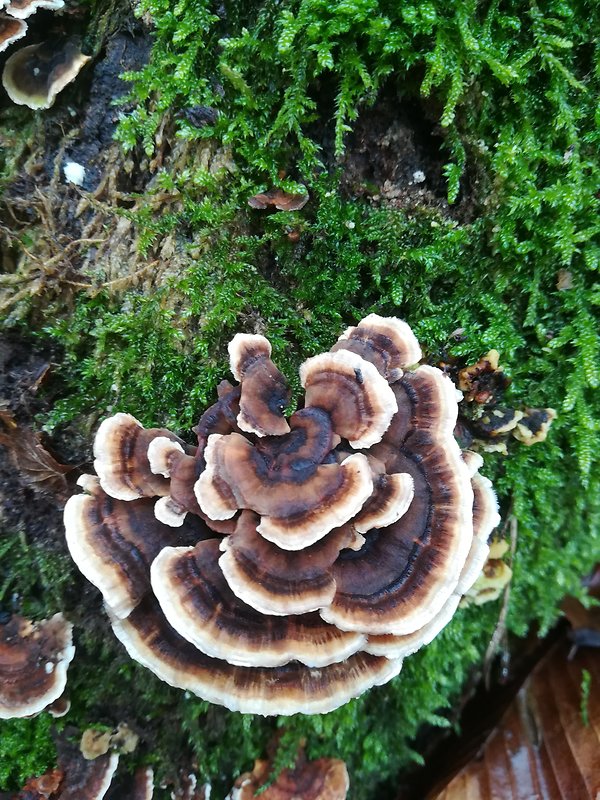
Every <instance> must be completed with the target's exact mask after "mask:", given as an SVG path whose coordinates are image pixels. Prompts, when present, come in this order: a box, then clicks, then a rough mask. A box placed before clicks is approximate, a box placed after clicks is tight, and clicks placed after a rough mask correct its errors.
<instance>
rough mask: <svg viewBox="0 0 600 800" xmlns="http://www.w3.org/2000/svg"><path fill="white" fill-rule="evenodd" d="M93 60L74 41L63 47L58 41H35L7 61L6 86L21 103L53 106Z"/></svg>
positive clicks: (7, 90)
mask: <svg viewBox="0 0 600 800" xmlns="http://www.w3.org/2000/svg"><path fill="white" fill-rule="evenodd" d="M89 60H90V57H89V56H86V55H83V53H82V52H81V51H80V50H79V47H78V46H77V45H76V44H75V43H74V42H70V41H68V42H66V43H64V44H63V45H61V46H57V45H56V44H55V43H54V42H42V43H41V44H32V45H29V46H28V47H23V48H21V49H20V50H17V52H16V53H13V55H12V56H10V58H9V59H8V60H7V62H6V64H5V65H4V70H3V72H2V85H3V86H4V88H5V89H6V93H7V94H8V96H9V97H10V99H11V100H12V101H13V103H16V104H17V105H20V106H28V107H29V108H32V109H40V108H51V106H53V105H54V101H55V100H56V97H57V96H58V94H59V92H61V91H62V90H63V89H64V88H65V86H67V84H69V83H71V81H73V80H75V78H76V77H77V75H78V74H79V72H80V70H81V69H82V68H83V66H84V65H85V64H87V62H88V61H89Z"/></svg>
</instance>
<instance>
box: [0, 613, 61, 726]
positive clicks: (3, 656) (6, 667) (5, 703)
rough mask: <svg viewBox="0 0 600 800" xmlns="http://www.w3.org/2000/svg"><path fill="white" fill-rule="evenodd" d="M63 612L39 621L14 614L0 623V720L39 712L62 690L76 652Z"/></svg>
mask: <svg viewBox="0 0 600 800" xmlns="http://www.w3.org/2000/svg"><path fill="white" fill-rule="evenodd" d="M72 640H73V626H72V625H71V624H70V623H69V622H67V620H66V619H65V618H64V617H63V615H62V614H55V615H54V616H53V617H50V619H47V620H43V621H41V622H30V621H29V620H27V619H24V618H23V617H20V616H17V615H13V616H12V617H10V619H9V620H8V622H6V623H1V624H0V719H11V718H13V717H29V716H31V715H33V714H38V713H39V712H40V711H43V709H45V708H46V706H48V705H50V704H51V703H53V702H54V701H55V700H57V699H58V698H59V697H60V696H61V694H62V693H63V692H64V690H65V685H66V682H67V669H68V667H69V664H70V663H71V661H72V660H73V656H74V655H75V647H74V646H73V641H72Z"/></svg>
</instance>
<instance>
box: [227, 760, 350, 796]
mask: <svg viewBox="0 0 600 800" xmlns="http://www.w3.org/2000/svg"><path fill="white" fill-rule="evenodd" d="M272 777H273V776H272V767H271V764H270V762H269V761H260V760H257V761H255V762H254V768H253V769H252V772H245V773H243V774H242V775H240V777H239V778H238V779H237V780H236V782H235V785H234V787H233V789H232V790H231V792H230V793H229V794H228V795H227V798H226V800H252V798H255V797H262V798H264V800H345V798H346V796H347V794H348V789H349V787H350V781H349V778H348V770H347V769H346V765H345V763H344V762H343V761H342V760H341V759H339V758H319V759H317V760H316V761H307V760H306V759H305V758H304V757H303V756H301V757H300V758H299V759H298V763H297V764H296V766H295V767H294V768H293V769H284V770H282V771H281V772H280V773H279V774H278V775H277V776H276V777H275V779H274V780H273V782H272V783H269V780H272ZM265 786H266V788H263V787H265ZM259 790H260V791H259Z"/></svg>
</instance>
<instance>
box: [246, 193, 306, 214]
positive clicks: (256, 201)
mask: <svg viewBox="0 0 600 800" xmlns="http://www.w3.org/2000/svg"><path fill="white" fill-rule="evenodd" d="M308 201H309V195H308V193H306V194H289V192H284V191H283V190H282V189H269V191H268V192H260V193H259V194H255V195H254V196H253V197H250V198H249V200H248V205H249V206H250V207H251V208H261V209H262V208H268V207H269V206H274V207H275V208H276V209H278V210H279V211H299V210H300V209H301V208H304V206H305V205H306V204H307V203H308Z"/></svg>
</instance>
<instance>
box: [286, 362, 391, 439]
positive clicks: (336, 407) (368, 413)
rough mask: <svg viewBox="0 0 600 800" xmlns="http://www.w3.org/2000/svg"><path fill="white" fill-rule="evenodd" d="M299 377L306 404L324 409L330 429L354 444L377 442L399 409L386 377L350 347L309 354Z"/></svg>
mask: <svg viewBox="0 0 600 800" xmlns="http://www.w3.org/2000/svg"><path fill="white" fill-rule="evenodd" d="M300 380H301V382H302V386H303V387H304V388H305V389H306V398H305V405H306V407H307V408H308V407H311V406H315V407H317V408H321V409H323V410H324V411H326V412H327V414H329V417H330V418H331V422H332V425H333V430H334V431H335V432H336V433H337V434H339V435H340V436H341V437H342V438H343V439H348V441H349V442H350V445H351V447H354V448H360V447H369V446H370V445H372V444H374V443H375V442H379V441H380V440H381V437H382V436H383V434H384V432H385V431H386V430H387V428H388V427H389V424H390V422H391V420H392V417H393V416H394V414H395V413H396V411H397V410H398V406H397V405H396V400H395V397H394V393H393V392H392V390H391V388H390V386H389V384H388V382H387V381H386V379H385V378H384V377H383V376H382V375H381V374H380V373H379V372H378V371H377V368H376V367H375V366H374V365H373V364H372V363H371V362H370V361H365V359H364V358H361V357H360V356H358V355H356V353H352V352H351V351H350V350H338V351H337V352H335V353H322V354H321V355H318V356H313V358H309V359H308V360H307V361H305V362H304V363H303V364H302V366H301V367H300Z"/></svg>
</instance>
